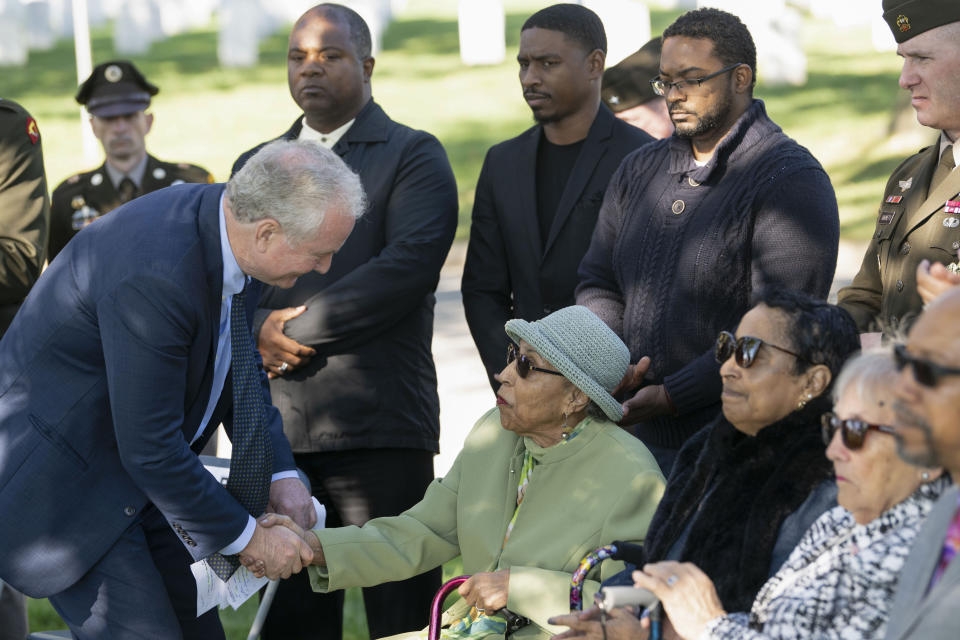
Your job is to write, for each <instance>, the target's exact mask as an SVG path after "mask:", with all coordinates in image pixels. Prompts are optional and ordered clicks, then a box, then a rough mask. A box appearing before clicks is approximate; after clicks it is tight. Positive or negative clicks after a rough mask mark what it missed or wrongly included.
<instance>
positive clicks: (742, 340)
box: [713, 331, 808, 369]
mask: <svg viewBox="0 0 960 640" xmlns="http://www.w3.org/2000/svg"><path fill="white" fill-rule="evenodd" d="M761 345H766V346H768V347H770V348H771V349H776V350H777V351H783V352H784V353H787V354H790V355H791V356H793V357H794V358H796V359H797V360H803V361H804V362H808V360H807V359H806V358H804V357H803V356H801V355H800V354H797V353H794V352H793V351H790V350H789V349H784V348H783V347H778V346H777V345H775V344H770V343H769V342H765V341H764V340H761V339H760V338H754V337H753V336H740V337H739V338H738V337H736V336H734V335H733V334H732V333H730V332H729V331H721V332H720V335H719V336H717V344H716V347H715V348H714V354H713V355H714V357H715V358H716V359H717V362H719V363H720V364H723V363H724V362H726V361H727V360H729V359H730V356H733V357H734V360H736V363H737V364H738V365H740V366H741V367H742V368H744V369H749V368H750V366H751V365H752V364H753V362H754V360H756V359H757V352H758V351H759V350H760V346H761Z"/></svg>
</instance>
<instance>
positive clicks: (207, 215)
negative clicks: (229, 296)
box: [191, 184, 229, 435]
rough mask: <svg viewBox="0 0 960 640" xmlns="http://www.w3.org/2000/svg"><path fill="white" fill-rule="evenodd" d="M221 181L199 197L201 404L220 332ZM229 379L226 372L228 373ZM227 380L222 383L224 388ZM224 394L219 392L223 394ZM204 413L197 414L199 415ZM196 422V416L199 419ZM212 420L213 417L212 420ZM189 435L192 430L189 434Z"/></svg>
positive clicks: (210, 379)
mask: <svg viewBox="0 0 960 640" xmlns="http://www.w3.org/2000/svg"><path fill="white" fill-rule="evenodd" d="M223 189H224V185H222V184H221V185H215V187H211V188H209V189H205V190H204V194H203V196H201V199H200V210H199V212H198V218H199V219H198V221H197V223H198V227H199V229H200V241H201V242H202V243H203V251H204V255H205V256H206V265H207V268H206V273H205V274H204V275H205V277H206V281H207V312H208V313H209V314H210V317H209V320H208V326H209V328H210V353H209V354H208V355H207V363H206V369H205V372H204V374H203V381H202V382H201V385H200V388H201V391H200V395H199V396H198V398H200V402H199V403H198V405H201V406H202V407H203V408H206V404H207V402H208V400H209V398H210V390H211V388H212V387H213V369H214V362H215V360H216V356H217V340H218V338H219V336H220V298H221V296H222V295H223V253H222V250H221V248H220V195H221V194H222V193H223ZM228 381H229V376H228ZM227 384H228V383H224V388H225V389H226V388H227V386H226V385H227ZM222 395H223V394H221V397H222ZM202 417H203V414H202V413H201V414H200V418H202ZM198 422H199V419H198ZM211 422H212V420H211ZM191 435H192V434H191Z"/></svg>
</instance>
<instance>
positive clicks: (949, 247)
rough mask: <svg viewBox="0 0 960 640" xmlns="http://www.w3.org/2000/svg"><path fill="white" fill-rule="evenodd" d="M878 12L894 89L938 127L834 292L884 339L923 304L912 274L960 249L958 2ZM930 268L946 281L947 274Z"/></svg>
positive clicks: (919, 0)
mask: <svg viewBox="0 0 960 640" xmlns="http://www.w3.org/2000/svg"><path fill="white" fill-rule="evenodd" d="M883 9H884V13H883V18H884V20H886V22H887V24H888V25H889V26H890V29H891V30H892V31H893V35H894V38H895V39H896V41H897V43H898V46H897V53H898V55H900V56H902V57H903V69H902V71H901V73H900V86H901V87H902V88H904V89H906V90H907V91H909V92H910V94H911V103H912V105H913V107H914V109H915V110H916V112H917V121H918V122H919V123H920V124H922V125H924V126H927V127H930V128H932V129H937V130H939V131H940V137H939V140H938V141H937V142H936V143H935V144H933V145H931V146H929V147H926V148H924V149H921V150H920V151H919V152H918V153H917V154H916V155H913V156H911V157H910V158H907V159H906V160H904V161H903V163H901V164H900V166H899V167H897V168H896V170H895V171H894V172H893V175H892V176H890V179H889V181H888V182H887V187H886V190H885V191H884V194H883V200H882V201H881V203H880V210H879V213H878V217H877V226H876V230H875V231H874V234H873V239H872V240H871V242H870V246H869V247H868V248H867V252H866V255H865V256H864V258H863V264H862V265H861V267H860V272H859V273H858V274H857V276H856V277H855V278H854V280H853V283H852V284H851V285H850V286H849V287H845V288H843V289H841V290H840V293H839V296H838V298H839V301H838V303H839V305H840V306H841V307H843V308H844V309H846V310H847V311H849V312H850V314H851V315H852V316H853V318H854V320H856V322H857V326H858V327H859V328H860V331H861V332H864V333H871V334H873V333H874V332H883V333H884V334H885V335H887V336H889V335H891V334H893V333H894V332H898V331H906V330H907V329H908V328H909V326H910V324H912V322H913V320H914V319H915V318H916V316H917V314H919V313H920V311H921V310H922V308H923V300H922V299H921V293H922V291H920V290H918V286H917V279H918V274H919V277H921V278H922V279H923V278H926V279H930V278H929V274H930V273H931V272H930V271H929V265H930V264H931V263H934V264H935V265H936V264H937V263H940V264H947V263H956V262H957V251H958V250H960V171H958V170H956V165H957V164H960V162H958V161H960V140H958V137H960V73H958V69H960V2H958V0H883ZM932 273H934V274H937V275H940V276H943V278H942V279H943V281H944V282H946V281H947V278H946V276H945V275H944V274H947V273H949V272H947V271H946V270H945V269H944V268H943V267H941V266H936V267H935V269H934V271H933V272H932ZM878 338H879V335H874V336H871V337H866V338H865V340H864V343H865V344H868V343H871V342H873V340H874V339H878Z"/></svg>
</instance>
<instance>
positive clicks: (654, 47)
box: [600, 36, 663, 113]
mask: <svg viewBox="0 0 960 640" xmlns="http://www.w3.org/2000/svg"><path fill="white" fill-rule="evenodd" d="M662 48H663V41H662V40H661V39H660V37H659V36H658V37H656V38H654V39H653V40H651V41H650V42H648V43H647V44H645V45H643V46H642V47H640V50H639V51H635V52H633V53H631V54H630V55H629V56H627V57H626V58H624V59H623V60H621V61H620V62H618V63H617V64H615V65H614V66H612V67H610V68H609V69H607V70H606V71H604V72H603V80H602V81H601V83H600V97H601V98H602V99H603V102H604V104H606V105H607V106H608V107H610V110H611V111H613V112H614V113H617V112H620V111H626V110H627V109H632V108H633V107H636V106H639V105H641V104H643V103H644V102H646V101H648V100H653V99H654V98H656V97H657V94H655V93H654V92H653V87H651V86H650V79H651V78H655V77H656V76H657V75H658V74H659V73H660V50H661V49H662Z"/></svg>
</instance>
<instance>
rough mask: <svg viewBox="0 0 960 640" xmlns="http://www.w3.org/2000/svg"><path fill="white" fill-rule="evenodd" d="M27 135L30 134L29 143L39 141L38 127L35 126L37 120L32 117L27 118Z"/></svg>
mask: <svg viewBox="0 0 960 640" xmlns="http://www.w3.org/2000/svg"><path fill="white" fill-rule="evenodd" d="M27 135H28V136H30V142H31V143H33V144H37V143H38V142H40V127H38V126H37V121H36V120H34V119H33V117H29V118H27Z"/></svg>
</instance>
